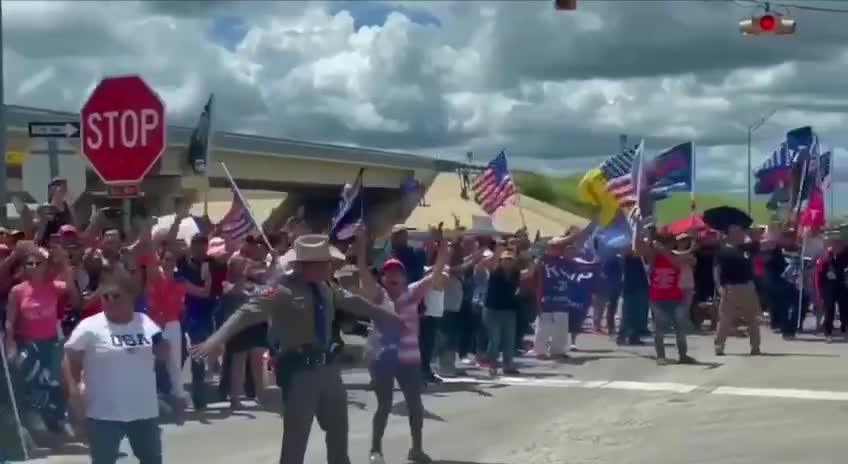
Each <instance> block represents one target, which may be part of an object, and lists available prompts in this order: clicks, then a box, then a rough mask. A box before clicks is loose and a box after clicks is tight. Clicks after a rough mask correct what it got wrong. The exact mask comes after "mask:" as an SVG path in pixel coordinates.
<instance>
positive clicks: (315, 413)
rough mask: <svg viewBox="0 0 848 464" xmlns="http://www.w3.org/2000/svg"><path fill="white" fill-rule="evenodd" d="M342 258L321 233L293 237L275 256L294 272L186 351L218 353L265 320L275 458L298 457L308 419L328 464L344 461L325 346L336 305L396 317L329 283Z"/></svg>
mask: <svg viewBox="0 0 848 464" xmlns="http://www.w3.org/2000/svg"><path fill="white" fill-rule="evenodd" d="M344 259H345V257H344V255H343V254H341V253H340V252H339V251H338V250H336V249H335V248H334V247H332V246H331V245H330V243H329V238H328V237H327V236H326V235H303V236H301V237H299V238H298V239H297V240H295V242H294V246H293V247H292V249H291V250H289V251H288V252H287V253H286V254H285V255H284V256H283V257H282V261H283V262H289V263H291V264H292V268H293V271H294V272H292V273H289V274H287V275H286V276H284V277H282V279H281V280H280V281H279V282H278V283H277V284H276V285H272V286H271V287H269V288H267V289H266V290H265V291H263V292H262V293H261V294H260V295H258V296H256V297H253V298H252V299H251V300H250V301H249V302H248V303H246V304H245V305H244V306H242V307H241V308H240V309H239V310H238V311H236V312H235V313H234V314H233V315H232V316H230V318H229V319H228V320H227V321H226V322H225V323H224V325H223V326H221V328H220V329H218V331H217V332H215V334H213V335H212V336H211V337H209V338H208V339H207V340H206V341H205V342H203V343H201V344H200V345H198V346H196V347H194V348H193V349H192V354H193V355H194V356H196V357H201V358H202V357H206V356H216V355H219V354H220V353H221V351H222V350H223V347H224V344H225V343H226V341H227V340H228V339H229V338H230V337H231V336H233V335H234V334H237V333H238V332H240V331H241V330H242V329H244V328H245V327H249V326H251V325H254V324H259V323H262V322H266V321H267V322H268V323H269V337H270V338H271V339H273V340H274V341H275V342H276V343H278V344H279V347H280V350H279V353H278V354H277V359H276V360H277V383H278V385H279V386H280V390H281V392H282V396H283V402H284V408H283V439H282V449H281V452H280V463H281V464H302V463H303V461H304V456H305V454H306V446H307V442H308V440H309V433H310V431H311V429H312V419H313V417H315V418H317V419H318V424H319V425H320V426H321V428H322V429H323V430H324V431H325V433H326V434H327V438H326V442H327V462H328V464H350V459H349V457H348V415H347V393H346V391H345V387H344V383H343V382H342V377H341V370H340V368H339V366H338V365H337V364H335V363H334V362H333V358H334V355H333V352H332V350H331V343H332V337H331V331H332V323H333V319H334V315H335V311H336V309H338V310H341V311H345V312H349V313H352V314H354V315H357V316H362V317H367V318H373V319H382V320H389V321H398V322H399V317H398V315H397V314H396V313H394V312H393V311H390V310H386V309H383V308H380V307H378V306H375V305H373V304H371V303H369V302H368V301H366V300H365V299H364V298H362V297H360V296H358V295H355V294H353V293H351V292H349V291H347V290H344V289H342V288H340V287H338V286H335V285H330V284H328V281H329V280H330V277H331V272H332V267H331V263H332V262H333V261H334V260H344Z"/></svg>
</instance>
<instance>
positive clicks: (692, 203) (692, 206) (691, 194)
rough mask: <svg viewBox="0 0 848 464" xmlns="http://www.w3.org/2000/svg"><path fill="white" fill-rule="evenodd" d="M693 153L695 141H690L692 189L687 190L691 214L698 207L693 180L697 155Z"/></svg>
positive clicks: (692, 214) (693, 213)
mask: <svg viewBox="0 0 848 464" xmlns="http://www.w3.org/2000/svg"><path fill="white" fill-rule="evenodd" d="M695 153H696V152H695V142H694V141H692V178H691V180H690V182H691V183H692V189H691V191H690V192H689V211H690V215H691V216H694V215H695V211H696V210H697V208H698V207H697V204H696V203H695V182H696V179H697V177H696V175H695V171H696V170H697V166H698V161H697V159H698V157H697V156H695Z"/></svg>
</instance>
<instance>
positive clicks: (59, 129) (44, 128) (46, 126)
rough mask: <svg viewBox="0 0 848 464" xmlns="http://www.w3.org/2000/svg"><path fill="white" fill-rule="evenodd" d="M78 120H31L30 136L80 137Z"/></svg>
mask: <svg viewBox="0 0 848 464" xmlns="http://www.w3.org/2000/svg"><path fill="white" fill-rule="evenodd" d="M79 133H80V124H79V123H78V122H31V123H29V136H30V138H54V137H60V138H76V137H79Z"/></svg>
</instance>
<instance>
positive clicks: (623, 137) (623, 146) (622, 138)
mask: <svg viewBox="0 0 848 464" xmlns="http://www.w3.org/2000/svg"><path fill="white" fill-rule="evenodd" d="M618 143H619V144H620V145H621V152H622V153H624V150H627V134H621V135H619V136H618Z"/></svg>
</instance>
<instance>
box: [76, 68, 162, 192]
mask: <svg viewBox="0 0 848 464" xmlns="http://www.w3.org/2000/svg"><path fill="white" fill-rule="evenodd" d="M80 119H81V121H80V138H81V139H82V142H81V145H82V153H83V155H84V156H85V157H86V158H87V159H88V161H89V162H90V163H91V166H92V168H94V171H95V172H97V175H98V176H100V179H102V180H103V182H104V183H106V184H107V185H115V184H131V183H139V182H141V180H142V179H143V178H144V176H145V175H146V174H147V172H148V171H150V168H152V167H153V165H154V164H155V163H156V161H158V160H159V157H160V156H162V152H164V151H165V145H166V143H167V140H166V134H165V105H164V104H163V103H162V100H160V99H159V96H158V95H156V92H154V91H153V90H152V89H151V88H150V87H149V86H148V85H147V83H146V82H144V80H142V79H141V77H139V76H119V77H107V78H105V79H103V80H102V81H100V83H99V84H97V87H95V88H94V92H92V93H91V96H90V97H88V101H86V102H85V105H83V107H82V111H80Z"/></svg>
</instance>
